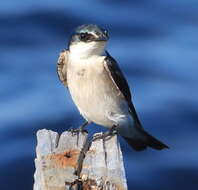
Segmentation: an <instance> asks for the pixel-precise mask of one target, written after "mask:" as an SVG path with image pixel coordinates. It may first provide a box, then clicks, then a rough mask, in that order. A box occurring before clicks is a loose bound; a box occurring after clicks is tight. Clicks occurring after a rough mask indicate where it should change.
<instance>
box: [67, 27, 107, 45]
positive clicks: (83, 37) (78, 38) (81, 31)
mask: <svg viewBox="0 0 198 190" xmlns="http://www.w3.org/2000/svg"><path fill="white" fill-rule="evenodd" d="M108 39H109V36H108V32H107V30H105V29H103V28H101V27H99V26H97V25H95V24H84V25H81V26H79V27H78V28H77V29H76V30H75V32H74V34H73V35H72V38H71V41H70V43H74V42H92V41H107V40H108Z"/></svg>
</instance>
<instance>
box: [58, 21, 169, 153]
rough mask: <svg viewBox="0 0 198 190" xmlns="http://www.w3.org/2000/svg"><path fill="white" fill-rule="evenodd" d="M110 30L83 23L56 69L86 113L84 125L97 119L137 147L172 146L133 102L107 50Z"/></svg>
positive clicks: (160, 148)
mask: <svg viewBox="0 0 198 190" xmlns="http://www.w3.org/2000/svg"><path fill="white" fill-rule="evenodd" d="M108 40H109V34H108V32H107V30H106V29H104V28H102V27H100V26H98V25H96V24H83V25H81V26H79V27H77V28H76V29H75V30H74V32H73V33H72V35H71V38H70V40H69V43H68V48H67V49H64V50H63V51H62V52H61V53H60V55H59V58H58V62H57V73H58V76H59V79H60V81H61V82H62V83H63V85H64V86H65V87H67V88H68V90H69V92H70V95H71V98H72V100H73V102H74V103H75V105H76V106H77V108H78V110H79V112H80V114H81V115H82V116H83V117H84V119H85V121H86V122H85V123H84V124H83V125H82V128H84V127H85V126H86V125H88V124H90V123H92V122H93V123H96V124H98V125H101V126H103V127H105V128H107V129H109V130H108V131H109V133H107V134H108V135H110V134H112V132H113V131H116V133H117V134H119V135H120V136H122V137H123V138H124V139H125V140H126V142H127V143H128V144H129V145H130V146H131V147H132V148H133V149H134V150H136V151H142V150H144V149H146V148H147V147H150V148H153V149H156V150H162V149H165V148H169V147H168V146H167V145H166V144H164V143H162V142H161V141H159V140H158V139H156V138H155V137H153V136H152V135H150V134H149V133H148V132H147V131H146V130H144V129H143V127H142V124H141V122H140V120H139V118H138V115H137V112H136V110H135V107H134V105H133V103H132V98H131V92H130V88H129V85H128V83H127V80H126V78H125V77H124V74H123V72H122V71H121V69H120V67H119V65H118V63H117V62H116V60H115V59H114V58H113V57H112V56H111V55H110V54H109V53H108V51H107V50H106V44H107V41H108Z"/></svg>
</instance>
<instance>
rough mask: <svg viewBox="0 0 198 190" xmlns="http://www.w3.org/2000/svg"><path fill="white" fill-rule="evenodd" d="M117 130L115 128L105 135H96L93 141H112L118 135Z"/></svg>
mask: <svg viewBox="0 0 198 190" xmlns="http://www.w3.org/2000/svg"><path fill="white" fill-rule="evenodd" d="M115 128H116V126H113V127H112V128H111V129H110V130H109V131H107V132H105V133H100V134H96V135H94V137H93V139H92V141H96V140H99V139H103V141H104V140H108V139H110V138H111V137H112V136H114V135H116V134H117V130H116V129H115Z"/></svg>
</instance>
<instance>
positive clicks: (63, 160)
mask: <svg viewBox="0 0 198 190" xmlns="http://www.w3.org/2000/svg"><path fill="white" fill-rule="evenodd" d="M79 154H80V152H79V150H77V149H70V150H68V151H65V152H62V153H57V154H50V155H48V156H47V158H46V159H47V160H50V161H52V162H53V163H54V164H55V167H56V168H67V167H74V168H75V167H76V165H77V160H78V156H79Z"/></svg>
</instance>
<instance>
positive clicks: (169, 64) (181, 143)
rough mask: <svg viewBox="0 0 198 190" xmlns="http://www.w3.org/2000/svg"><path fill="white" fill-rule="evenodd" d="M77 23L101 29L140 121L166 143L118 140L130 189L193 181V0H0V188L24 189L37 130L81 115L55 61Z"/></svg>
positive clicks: (196, 32)
mask: <svg viewBox="0 0 198 190" xmlns="http://www.w3.org/2000/svg"><path fill="white" fill-rule="evenodd" d="M84 23H95V24H99V25H101V26H103V27H105V28H107V29H108V30H109V33H110V41H109V43H108V48H107V49H108V51H109V52H110V53H111V55H112V56H113V57H114V58H115V59H116V60H117V61H118V62H119V64H120V67H121V68H122V70H123V72H124V74H125V75H126V77H127V79H128V83H129V85H130V88H131V90H132V94H133V102H134V104H135V106H136V109H137V112H138V114H139V117H140V119H141V121H142V123H143V126H144V128H145V129H146V130H147V131H149V132H150V133H151V134H153V135H154V136H156V137H158V138H159V139H160V140H162V141H163V142H165V143H167V144H168V145H169V146H170V149H169V150H165V151H161V152H158V151H155V150H151V149H148V150H146V151H144V152H139V153H137V152H135V151H133V150H131V149H130V147H128V145H127V144H126V143H125V142H124V141H123V140H122V139H121V147H122V150H123V155H124V161H125V167H126V175H127V180H128V186H129V190H132V189H139V190H148V189H152V190H159V189H160V190H171V189H174V190H175V189H180V190H186V189H189V190H197V189H198V1H197V0H188V1H187V0H175V1H172V0H157V1H155V0H149V1H146V0H139V1H138V0H133V1H121V0H114V1H112V0H100V1H93V0H86V1H72V0H57V1H54V0H42V1H33V0H19V1H1V3H0V108H1V112H0V150H1V154H0V184H1V189H2V190H11V189H16V190H18V189H20V190H27V189H32V184H33V173H34V158H35V146H36V140H35V134H36V131H37V130H38V129H41V128H47V129H51V130H55V131H58V132H59V133H61V132H62V131H64V130H66V129H67V128H69V127H78V126H79V125H80V124H81V123H82V122H83V119H82V117H81V116H80V115H79V113H78V111H77V109H76V108H75V106H74V104H73V103H72V101H71V98H70V96H69V93H68V92H67V90H66V89H65V88H64V87H63V86H62V84H61V83H60V82H59V80H58V77H57V75H56V61H57V57H58V54H59V52H60V50H62V49H63V48H66V47H67V41H68V38H69V35H70V34H71V32H72V31H73V29H74V28H75V27H77V26H78V25H81V24H84ZM100 130H101V128H100V127H98V126H96V125H92V126H91V127H90V129H89V131H90V132H91V133H93V132H96V131H100Z"/></svg>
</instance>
